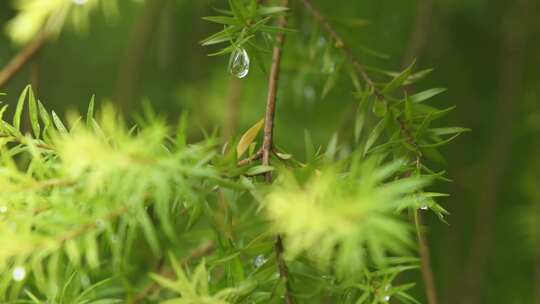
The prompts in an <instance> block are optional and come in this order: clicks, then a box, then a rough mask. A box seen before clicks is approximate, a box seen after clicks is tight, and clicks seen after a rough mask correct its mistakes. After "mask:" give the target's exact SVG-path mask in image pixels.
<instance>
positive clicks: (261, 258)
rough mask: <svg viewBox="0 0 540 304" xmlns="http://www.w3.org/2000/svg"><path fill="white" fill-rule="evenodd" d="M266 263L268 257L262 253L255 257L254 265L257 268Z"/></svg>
mask: <svg viewBox="0 0 540 304" xmlns="http://www.w3.org/2000/svg"><path fill="white" fill-rule="evenodd" d="M264 263H266V259H265V258H264V255H262V254H260V255H258V256H256V257H255V259H253V266H255V268H259V267H261V266H262V265H264Z"/></svg>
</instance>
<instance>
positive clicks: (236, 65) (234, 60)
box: [229, 48, 249, 78]
mask: <svg viewBox="0 0 540 304" xmlns="http://www.w3.org/2000/svg"><path fill="white" fill-rule="evenodd" d="M229 72H231V74H233V75H234V76H236V77H238V78H244V77H246V76H247V74H248V73H249V56H248V53H247V52H246V50H245V49H243V48H240V49H236V50H235V51H234V52H232V54H231V58H230V59H229Z"/></svg>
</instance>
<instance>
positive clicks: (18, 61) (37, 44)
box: [0, 32, 47, 88]
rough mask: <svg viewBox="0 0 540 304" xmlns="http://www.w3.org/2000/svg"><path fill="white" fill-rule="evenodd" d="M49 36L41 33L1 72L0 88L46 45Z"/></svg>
mask: <svg viewBox="0 0 540 304" xmlns="http://www.w3.org/2000/svg"><path fill="white" fill-rule="evenodd" d="M46 40H47V35H46V34H45V33H44V32H41V33H39V34H38V35H37V36H36V37H35V38H34V40H32V41H31V42H30V44H28V45H27V46H26V47H25V48H24V49H22V50H21V52H20V53H18V54H17V55H16V56H15V57H13V59H11V61H10V62H9V63H8V64H7V65H6V66H5V67H4V68H3V69H2V70H1V71H0V88H2V87H4V86H5V85H6V84H7V83H8V82H9V81H10V80H11V78H13V76H15V75H16V74H17V73H18V72H19V71H20V70H21V69H22V68H23V67H24V66H25V65H26V64H27V63H28V62H29V61H30V60H31V59H32V58H33V57H34V56H35V55H36V54H37V53H38V52H39V51H40V50H41V49H42V48H43V46H44V45H45V41H46Z"/></svg>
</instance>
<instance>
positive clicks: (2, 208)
mask: <svg viewBox="0 0 540 304" xmlns="http://www.w3.org/2000/svg"><path fill="white" fill-rule="evenodd" d="M7 211H8V208H7V207H6V206H0V213H6V212H7Z"/></svg>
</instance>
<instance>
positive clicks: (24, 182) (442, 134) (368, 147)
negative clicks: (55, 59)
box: [0, 0, 467, 304]
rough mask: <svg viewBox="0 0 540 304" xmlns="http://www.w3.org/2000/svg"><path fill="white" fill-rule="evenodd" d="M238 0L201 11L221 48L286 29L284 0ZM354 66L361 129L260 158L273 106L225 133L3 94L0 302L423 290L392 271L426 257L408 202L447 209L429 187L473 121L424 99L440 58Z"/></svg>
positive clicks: (220, 303)
mask: <svg viewBox="0 0 540 304" xmlns="http://www.w3.org/2000/svg"><path fill="white" fill-rule="evenodd" d="M88 1H90V0H88ZM28 3H33V2H32V1H30V2H28ZM55 3H56V2H55ZM229 4H230V9H229V10H220V11H219V12H221V13H222V14H223V16H214V17H208V18H206V19H207V20H209V21H211V22H217V23H220V24H222V25H224V27H225V28H224V30H223V31H220V32H218V33H216V34H215V35H213V36H211V37H210V38H208V39H206V40H205V41H204V42H203V44H205V45H213V44H218V43H229V44H230V45H229V46H227V47H225V48H224V49H222V50H221V51H219V52H218V53H216V54H226V53H229V52H233V51H235V50H237V49H238V48H240V47H241V48H244V47H247V46H249V47H252V48H254V49H256V48H258V46H257V44H256V42H255V41H256V39H258V38H257V37H256V36H257V35H258V34H261V35H260V36H261V37H266V35H267V34H272V33H275V32H276V31H283V30H284V29H281V28H275V27H272V26H271V25H268V23H269V21H270V20H271V19H272V17H274V16H276V15H278V14H283V13H284V12H285V11H286V10H287V9H286V8H284V7H279V6H271V7H270V6H268V7H266V6H260V5H259V4H258V2H257V1H247V2H246V1H241V0H231V1H230V2H229ZM22 16H24V14H23V15H22ZM21 18H22V17H21ZM40 22H44V20H41V21H40ZM23 36H24V35H23ZM21 37H22V36H21ZM263 39H266V38H263ZM332 47H333V48H336V51H339V50H340V49H341V48H343V42H341V43H336V44H334V45H333V46H332ZM328 60H330V61H331V60H332V58H330V57H329V59H328ZM340 62H345V60H343V58H341V59H340ZM329 64H330V65H332V66H335V64H332V62H330V63H329ZM351 70H353V72H351V73H349V75H350V77H351V84H352V86H353V87H354V88H355V93H354V97H356V98H357V100H356V101H355V106H356V109H357V110H356V115H355V120H354V121H355V122H354V128H351V129H353V131H352V133H353V134H348V135H351V137H352V138H351V139H350V140H346V141H343V140H342V141H341V142H340V141H339V140H338V137H337V136H334V137H333V138H332V140H331V142H330V143H329V145H328V147H327V148H326V149H324V153H322V152H321V151H323V149H317V148H316V147H314V146H313V145H312V144H311V141H310V140H309V136H306V151H308V153H307V154H308V155H307V157H306V159H307V161H305V162H303V161H300V160H299V159H298V157H295V156H294V155H291V154H288V153H286V152H284V151H282V150H280V149H278V148H277V147H274V149H273V152H274V153H273V156H272V159H271V166H260V165H257V162H256V161H254V160H256V159H257V155H258V154H257V153H258V152H257V151H256V145H257V138H258V134H259V133H260V131H261V129H262V126H263V123H264V122H263V121H259V122H258V123H256V124H255V125H254V126H253V127H252V128H250V129H249V130H248V131H247V132H246V133H244V134H243V136H241V137H240V139H239V141H237V142H230V143H228V144H227V145H225V147H220V145H219V140H217V138H218V134H215V133H214V134H204V139H202V140H200V141H198V142H188V141H187V138H188V126H189V119H188V118H187V117H186V116H182V118H181V119H180V120H179V122H178V124H177V126H175V127H174V128H173V127H171V126H170V125H169V124H168V123H166V122H165V120H164V119H162V118H160V117H159V116H157V115H156V114H154V113H153V112H152V111H150V110H147V111H146V112H145V113H143V115H141V117H140V118H139V119H138V120H137V122H136V124H135V125H134V126H128V124H127V123H126V122H125V121H124V120H123V119H122V118H121V117H120V115H118V113H116V112H115V111H114V109H113V108H112V106H110V105H104V106H102V107H100V110H99V111H96V113H94V99H93V98H92V99H91V101H90V104H89V107H88V112H87V114H86V115H85V116H84V117H83V116H80V115H77V114H70V115H68V116H67V119H65V120H63V119H61V118H60V117H59V116H58V115H57V114H56V113H55V112H49V110H47V109H46V108H45V106H44V105H43V103H42V102H40V100H39V99H38V98H37V97H36V96H35V95H34V93H33V91H32V89H31V88H30V87H27V88H26V89H25V90H24V91H23V92H22V93H21V95H20V96H19V98H18V102H17V105H16V107H15V110H14V114H13V118H12V119H7V118H5V117H6V116H7V114H6V113H7V106H3V107H2V108H0V182H1V183H2V188H1V189H0V301H1V302H8V303H73V302H76V303H101V304H103V303H117V302H122V303H156V302H159V303H197V304H199V303H207V304H227V303H282V302H283V296H284V295H285V293H286V290H287V289H288V290H289V292H291V293H292V295H293V296H294V298H295V301H296V302H297V303H317V302H321V301H326V302H333V303H334V302H335V303H344V304H348V303H351V304H352V303H386V302H389V301H398V302H401V303H418V301H416V300H415V299H414V298H412V297H411V296H410V295H409V294H408V293H407V292H408V290H409V289H410V288H412V287H413V286H414V283H402V280H396V279H397V278H398V276H399V275H400V274H402V273H403V272H404V271H409V270H414V269H416V268H418V266H419V261H418V259H417V258H416V252H415V242H414V241H413V230H414V229H417V230H418V229H420V227H418V226H417V227H412V225H410V224H409V221H408V220H407V213H408V212H410V213H416V212H419V210H421V209H431V210H432V211H433V212H435V214H437V215H438V216H439V217H440V218H441V219H443V217H444V215H445V214H446V211H445V210H444V209H443V208H442V207H441V206H440V205H439V204H438V203H437V202H436V201H435V198H437V197H441V196H445V194H443V193H437V192H430V191H429V190H428V188H427V187H428V186H429V185H430V184H433V183H435V182H438V181H447V178H446V177H444V171H443V170H436V169H433V168H438V167H440V165H441V164H443V158H442V156H441V153H440V152H439V150H438V148H439V147H441V146H443V145H445V144H447V143H449V142H450V141H451V140H453V139H454V138H456V137H457V136H458V135H459V134H461V133H463V132H465V131H467V129H464V128H459V127H445V128H440V127H438V126H437V125H436V121H437V119H439V118H441V117H443V116H444V115H446V114H448V113H449V112H450V111H451V110H452V108H447V109H438V108H436V107H434V106H431V105H428V104H427V102H428V101H429V100H431V99H433V98H435V97H438V96H439V94H441V93H442V92H443V91H444V90H443V89H438V88H435V89H429V90H425V91H422V92H420V93H410V91H411V88H412V85H413V84H415V83H416V82H417V81H418V80H419V79H421V78H422V77H425V76H426V75H427V74H428V73H429V71H421V72H416V73H414V72H413V65H411V66H410V67H408V68H407V69H405V70H404V71H402V72H397V73H392V72H386V71H380V70H379V71H377V75H376V76H377V81H373V80H371V79H370V78H368V77H367V76H366V75H362V73H356V72H355V71H354V69H351ZM327 72H328V73H330V77H333V78H329V79H336V78H337V76H332V75H333V74H334V73H342V69H329V70H328V71H327ZM361 76H362V78H363V79H364V80H365V81H364V83H363V84H362V82H361V81H360V80H359V79H360V77H361ZM331 90H332V85H331V84H330V85H325V92H326V93H325V94H328V93H329V92H330V91H331ZM2 98H6V97H5V96H2ZM25 114H26V115H25ZM346 135H347V134H346ZM343 138H346V136H343ZM232 147H236V149H234V148H232ZM241 157H247V158H246V159H244V160H242V159H240V158H241ZM269 171H274V174H275V175H276V177H277V179H276V182H275V183H274V184H272V185H268V184H266V183H265V182H264V181H263V179H262V178H261V175H262V174H264V173H267V172H269ZM276 235H281V236H282V238H283V245H284V258H285V263H286V265H287V269H288V274H287V275H288V277H287V278H286V279H287V281H285V280H284V278H283V276H280V274H279V272H278V265H277V262H276V253H275V251H274V242H275V236H276Z"/></svg>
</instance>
